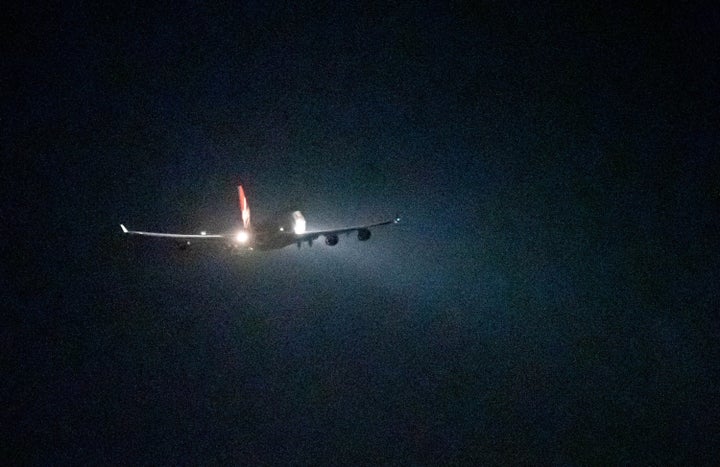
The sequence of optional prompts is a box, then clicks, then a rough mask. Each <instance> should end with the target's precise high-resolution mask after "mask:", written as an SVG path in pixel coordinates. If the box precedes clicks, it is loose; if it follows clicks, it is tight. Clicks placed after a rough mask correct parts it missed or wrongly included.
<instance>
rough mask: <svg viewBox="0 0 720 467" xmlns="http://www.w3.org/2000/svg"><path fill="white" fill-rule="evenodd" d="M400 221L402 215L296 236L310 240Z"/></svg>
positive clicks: (365, 229) (366, 229) (311, 231)
mask: <svg viewBox="0 0 720 467" xmlns="http://www.w3.org/2000/svg"><path fill="white" fill-rule="evenodd" d="M398 222H400V217H396V218H394V219H391V220H387V221H382V222H376V223H374V224H366V225H356V226H353V227H341V228H339V229H329V230H310V231H306V232H303V233H301V234H296V238H297V239H298V240H301V241H304V240H310V239H313V240H314V239H316V238H318V237H320V236H325V237H328V236H337V235H340V234H344V233H350V232H360V231H368V230H369V229H371V228H373V227H379V226H381V225H390V224H397V223H398ZM368 237H369V236H368Z"/></svg>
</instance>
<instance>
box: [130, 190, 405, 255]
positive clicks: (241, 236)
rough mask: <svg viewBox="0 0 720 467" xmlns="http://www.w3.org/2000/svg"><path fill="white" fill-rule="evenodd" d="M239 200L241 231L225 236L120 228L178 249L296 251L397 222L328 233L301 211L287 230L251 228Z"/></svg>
mask: <svg viewBox="0 0 720 467" xmlns="http://www.w3.org/2000/svg"><path fill="white" fill-rule="evenodd" d="M238 199H239V204H240V206H239V207H240V214H241V217H242V228H241V229H239V230H238V231H236V232H231V233H224V234H209V233H207V232H205V231H202V232H200V233H199V234H177V233H163V232H144V231H140V230H129V229H128V228H126V227H125V225H123V224H120V228H121V229H122V231H123V233H125V234H128V235H141V236H146V237H156V238H165V239H170V240H175V241H176V242H177V243H178V245H179V246H180V248H182V249H185V248H187V247H188V246H190V245H192V244H193V243H215V244H220V245H222V246H225V247H227V248H229V249H231V250H233V251H242V250H275V249H279V248H284V247H286V246H288V245H292V244H296V245H297V246H298V248H299V247H300V246H301V245H302V244H303V243H304V242H307V243H308V245H310V246H312V243H313V241H315V240H316V239H318V238H319V237H324V238H325V244H326V245H329V246H335V245H337V243H338V241H339V235H340V234H350V233H352V232H357V238H358V240H360V241H366V240H369V239H370V229H371V228H373V227H379V226H381V225H390V224H397V223H398V222H400V218H399V217H396V218H395V219H392V220H386V221H383V222H376V223H373V224H366V225H359V226H354V227H343V228H339V229H330V230H312V231H308V230H307V223H306V221H305V216H303V215H302V213H301V212H300V211H293V212H292V213H291V214H290V217H291V219H292V221H291V225H289V226H286V225H282V224H281V223H280V225H278V223H275V224H266V225H260V226H257V227H256V226H253V225H252V224H251V223H250V205H249V204H248V201H247V197H246V196H245V190H243V187H242V185H240V186H238Z"/></svg>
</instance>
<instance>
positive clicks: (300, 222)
mask: <svg viewBox="0 0 720 467" xmlns="http://www.w3.org/2000/svg"><path fill="white" fill-rule="evenodd" d="M292 216H293V220H294V221H295V223H294V225H293V230H294V231H295V234H296V235H300V234H304V233H305V217H304V216H303V215H302V213H301V212H300V211H295V212H293V213H292Z"/></svg>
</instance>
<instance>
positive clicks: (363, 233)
mask: <svg viewBox="0 0 720 467" xmlns="http://www.w3.org/2000/svg"><path fill="white" fill-rule="evenodd" d="M369 239H370V231H369V230H368V229H359V230H358V240H360V241H361V242H364V241H365V240H369Z"/></svg>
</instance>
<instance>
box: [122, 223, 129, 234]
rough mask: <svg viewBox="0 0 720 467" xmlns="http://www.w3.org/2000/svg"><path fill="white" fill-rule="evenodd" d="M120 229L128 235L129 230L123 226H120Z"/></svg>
mask: <svg viewBox="0 0 720 467" xmlns="http://www.w3.org/2000/svg"><path fill="white" fill-rule="evenodd" d="M120 228H121V229H122V231H123V233H128V229H126V228H125V226H124V225H123V224H120Z"/></svg>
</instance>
